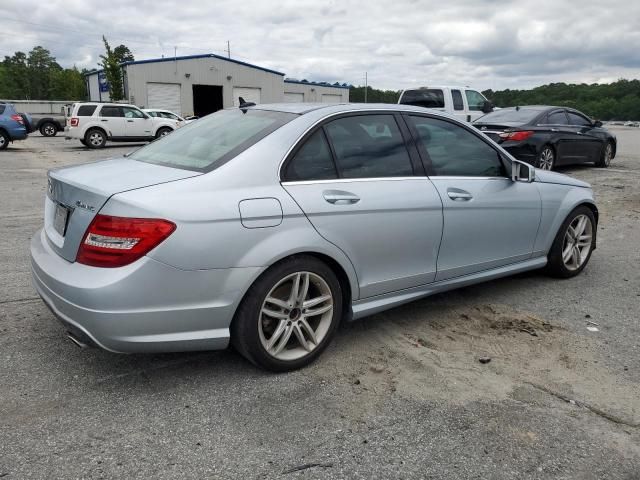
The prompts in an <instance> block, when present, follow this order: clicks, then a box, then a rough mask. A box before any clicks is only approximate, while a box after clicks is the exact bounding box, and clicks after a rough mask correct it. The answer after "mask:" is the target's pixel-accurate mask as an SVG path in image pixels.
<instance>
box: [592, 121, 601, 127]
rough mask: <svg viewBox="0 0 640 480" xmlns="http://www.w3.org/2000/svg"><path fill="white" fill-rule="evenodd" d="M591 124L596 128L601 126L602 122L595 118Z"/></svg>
mask: <svg viewBox="0 0 640 480" xmlns="http://www.w3.org/2000/svg"><path fill="white" fill-rule="evenodd" d="M593 126H594V127H596V128H598V127H601V126H602V122H601V121H600V120H596V121H595V122H593Z"/></svg>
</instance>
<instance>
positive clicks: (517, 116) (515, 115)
mask: <svg viewBox="0 0 640 480" xmlns="http://www.w3.org/2000/svg"><path fill="white" fill-rule="evenodd" d="M540 113H542V112H541V111H540V110H532V109H528V108H521V109H519V110H516V109H515V108H503V109H501V110H495V111H493V112H491V113H488V114H486V115H485V116H484V117H480V118H479V119H478V120H476V122H475V123H502V122H509V123H529V122H530V121H532V120H533V119H534V118H536V117H537V116H538V115H540Z"/></svg>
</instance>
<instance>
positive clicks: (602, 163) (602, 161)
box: [596, 141, 613, 168]
mask: <svg viewBox="0 0 640 480" xmlns="http://www.w3.org/2000/svg"><path fill="white" fill-rule="evenodd" d="M612 158H613V142H609V141H608V142H607V143H605V145H604V147H602V152H601V153H600V158H599V159H598V161H597V162H596V167H598V168H608V167H609V165H611V159H612Z"/></svg>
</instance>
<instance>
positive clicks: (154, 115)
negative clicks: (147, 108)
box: [147, 111, 160, 117]
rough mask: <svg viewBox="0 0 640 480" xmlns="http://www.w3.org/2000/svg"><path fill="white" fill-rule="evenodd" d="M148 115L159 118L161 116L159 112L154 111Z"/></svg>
mask: <svg viewBox="0 0 640 480" xmlns="http://www.w3.org/2000/svg"><path fill="white" fill-rule="evenodd" d="M147 114H148V115H149V116H150V117H158V116H159V115H160V114H159V113H158V112H153V111H151V112H147Z"/></svg>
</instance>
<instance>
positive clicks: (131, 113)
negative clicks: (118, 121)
mask: <svg viewBox="0 0 640 480" xmlns="http://www.w3.org/2000/svg"><path fill="white" fill-rule="evenodd" d="M122 111H123V112H124V116H125V118H145V116H144V113H142V112H141V111H140V110H138V109H137V108H131V107H122Z"/></svg>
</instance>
